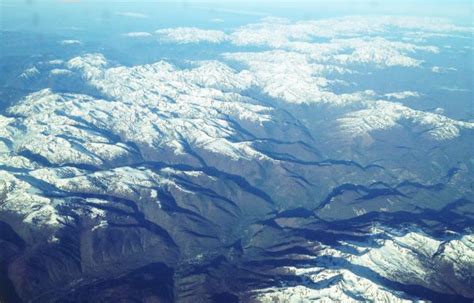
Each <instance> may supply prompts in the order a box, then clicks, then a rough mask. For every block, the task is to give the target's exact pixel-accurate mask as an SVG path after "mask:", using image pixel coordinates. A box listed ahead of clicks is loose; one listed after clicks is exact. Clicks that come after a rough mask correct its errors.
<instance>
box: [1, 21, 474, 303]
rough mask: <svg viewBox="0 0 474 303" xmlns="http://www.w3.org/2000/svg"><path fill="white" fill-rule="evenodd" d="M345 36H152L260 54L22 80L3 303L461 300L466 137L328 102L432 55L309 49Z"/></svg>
mask: <svg viewBox="0 0 474 303" xmlns="http://www.w3.org/2000/svg"><path fill="white" fill-rule="evenodd" d="M349 19H350V20H349V21H351V20H352V21H354V20H355V19H351V18H349ZM410 20H411V19H408V20H405V21H407V22H405V23H402V24H398V23H397V22H395V21H394V20H392V19H390V18H389V19H384V18H382V19H380V20H378V21H377V22H375V23H374V25H373V27H370V30H369V29H368V28H367V26H366V25H364V24H358V25H357V26H356V28H359V30H360V31H361V33H367V31H370V32H371V33H372V34H373V32H372V31H375V33H378V32H381V31H383V30H384V28H385V27H388V26H389V25H390V26H399V27H400V28H402V29H403V27H404V26H405V27H406V26H409V25H410V24H411V23H410V22H408V21H410ZM339 21H341V20H339ZM349 21H348V22H349ZM352 21H351V22H352ZM325 22H326V21H325ZM327 22H329V21H327ZM351 22H349V23H350V24H352V25H351V26H349V27H345V28H342V27H337V28H335V29H333V32H332V34H331V35H330V34H329V33H328V32H327V31H326V30H323V29H327V28H328V27H331V24H332V23H331V24H326V23H324V22H322V23H314V22H307V23H304V22H302V23H296V24H291V23H287V22H286V21H285V22H284V21H282V20H266V21H263V22H262V23H260V24H256V25H253V26H248V27H242V28H240V29H237V30H236V31H235V32H233V33H230V34H224V33H222V34H221V33H219V32H217V33H216V32H211V33H206V32H205V31H204V32H202V31H199V32H197V33H198V34H193V33H196V31H195V30H194V31H193V30H191V29H185V28H180V29H177V30H175V31H173V30H164V31H163V30H162V31H160V32H159V33H158V34H159V35H166V39H167V41H170V40H171V41H178V42H180V43H182V42H183V41H188V40H189V39H191V38H192V41H191V42H190V43H197V42H199V41H198V40H199V39H201V40H204V41H207V42H209V43H220V42H223V43H224V42H225V41H227V42H228V43H234V44H235V45H254V44H256V45H265V46H268V47H271V48H273V50H271V51H264V52H253V53H251V52H248V53H243V52H235V53H225V54H223V55H222V57H223V58H225V60H226V61H224V62H221V61H198V62H194V63H192V64H191V66H189V67H186V68H179V67H177V66H175V65H172V64H170V63H168V62H165V61H161V62H157V63H153V64H147V65H137V66H131V67H127V66H121V65H120V64H118V63H114V62H110V61H109V60H108V59H107V58H106V57H105V56H104V55H102V54H98V53H93V54H85V55H80V56H76V57H72V58H69V60H66V61H62V60H55V61H49V62H41V63H38V64H37V65H38V66H37V67H35V69H34V70H33V69H31V70H27V71H25V73H23V74H22V75H21V76H20V83H21V85H23V86H24V87H27V86H29V87H32V88H34V89H33V90H34V92H32V93H29V94H27V96H25V97H24V98H22V99H21V100H20V101H19V102H18V103H16V104H13V105H12V106H10V107H8V108H7V110H6V111H5V112H4V113H2V115H0V301H2V302H3V301H5V302H20V301H24V302H117V301H118V300H121V301H123V302H128V301H130V302H137V301H139V302H155V301H156V302H174V301H176V302H196V301H198V302H209V301H210V302H212V301H214V302H238V301H239V300H240V301H242V302H274V301H277V302H300V301H311V300H314V301H318V300H319V301H323V302H324V301H344V302H350V301H375V302H381V301H390V302H392V301H393V302H398V301H400V302H405V301H413V300H428V301H443V302H449V301H452V302H463V301H466V302H469V300H472V299H474V292H473V289H474V279H473V274H472V273H473V272H474V239H473V227H474V205H473V203H474V201H472V195H473V184H474V178H473V176H474V174H473V169H474V167H473V165H474V161H473V158H472V152H470V150H472V142H473V139H474V136H473V135H474V130H473V129H474V123H472V122H468V121H461V120H457V119H454V118H449V117H447V116H444V115H442V114H440V113H436V112H428V111H422V110H415V109H412V108H410V107H408V106H406V105H404V104H402V103H399V102H392V101H391V100H389V99H390V96H392V97H393V96H395V97H394V98H404V96H414V95H416V94H414V93H411V94H410V93H408V94H407V93H403V94H401V93H398V94H392V95H390V96H389V97H387V96H385V97H381V96H380V95H378V94H377V93H375V92H374V91H371V90H364V91H356V92H351V93H336V92H334V91H331V90H330V87H331V85H335V83H336V82H337V81H336V80H328V79H326V78H324V77H323V76H324V75H326V74H327V73H329V74H334V73H336V74H344V73H351V71H350V70H349V68H353V65H354V64H356V63H358V64H365V63H367V62H370V63H374V64H376V65H377V66H380V68H382V67H386V66H394V65H398V66H403V67H409V66H418V65H420V64H421V62H422V61H421V60H418V59H415V58H412V57H409V55H410V54H411V53H412V52H416V51H425V52H429V53H436V52H437V51H438V50H437V48H434V47H429V46H414V45H411V44H408V43H404V42H393V41H387V40H385V39H383V38H374V39H372V40H371V39H359V38H351V39H334V40H331V42H330V43H328V44H327V45H325V44H320V43H310V42H309V38H308V37H309V36H311V35H313V36H318V35H320V36H321V37H329V36H331V38H335V37H332V35H343V36H346V35H349V34H351V35H359V34H360V33H359V31H358V30H356V29H355V28H354V25H353V24H354V23H353V22H352V23H351ZM411 22H412V23H415V19H413V20H411ZM424 22H425V23H422V24H424V27H425V30H433V27H435V26H438V27H437V28H438V29H439V24H437V23H436V24H433V23H431V22H428V21H427V20H425V21H424ZM356 24H357V23H356ZM394 24H395V25H394ZM417 24H419V23H417ZM341 26H342V25H341ZM413 26H415V25H413ZM439 30H440V31H459V32H463V31H465V29H462V28H457V27H450V26H448V25H447V24H444V27H441V29H439ZM268 31H270V32H271V33H273V36H272V37H269V36H268V35H266V36H265V35H264V33H267V32H268ZM305 31H306V34H304V33H305ZM341 32H343V33H341ZM306 35H309V36H308V37H307V36H306ZM328 35H329V36H328ZM190 37H191V38H190ZM265 37H266V38H265ZM187 39H188V40H187ZM196 39H198V40H196ZM206 39H207V40H206ZM209 39H210V40H209ZM265 39H267V40H265ZM298 39H300V41H297V40H298ZM195 40H196V41H195ZM183 43H184V42H183ZM341 49H342V50H343V53H340V52H341ZM347 49H351V50H352V51H353V52H352V53H350V52H349V53H347ZM377 50H378V51H382V53H376V52H377ZM383 51H385V53H384V52H383ZM315 58H317V59H315ZM384 58H385V59H384ZM387 58H390V60H388V59H387ZM235 62H239V64H240V65H239V66H240V68H238V67H236V66H234V65H233V63H235ZM231 66H234V67H231ZM352 72H354V71H352Z"/></svg>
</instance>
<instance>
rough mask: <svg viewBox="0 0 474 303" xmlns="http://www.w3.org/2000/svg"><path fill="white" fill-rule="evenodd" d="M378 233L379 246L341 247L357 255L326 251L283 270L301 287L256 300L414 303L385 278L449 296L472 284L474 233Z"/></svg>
mask: <svg viewBox="0 0 474 303" xmlns="http://www.w3.org/2000/svg"><path fill="white" fill-rule="evenodd" d="M377 234H379V235H383V237H382V238H380V239H377V240H376V243H377V245H375V246H374V245H373V244H369V243H357V242H352V243H351V242H346V243H341V244H342V246H341V248H343V247H351V249H355V251H357V252H358V253H357V254H350V253H348V252H347V251H348V250H345V249H344V250H339V249H338V248H337V247H335V248H331V247H326V248H325V249H322V250H321V251H320V252H319V253H318V257H317V258H316V259H314V260H315V263H314V264H312V263H311V262H309V263H308V264H307V265H306V266H305V267H294V266H290V267H284V268H280V269H278V270H279V271H284V272H285V273H287V274H289V275H292V276H298V277H300V278H301V281H302V282H301V283H296V284H295V283H294V282H291V281H288V282H283V285H282V286H281V287H272V288H267V289H262V290H257V291H256V294H255V299H256V300H257V301H258V302H309V301H311V302H335V301H337V302H342V301H343V302H360V301H370V302H412V301H413V300H416V299H417V298H416V297H409V296H406V295H405V294H403V293H402V292H397V291H394V290H392V289H387V288H386V287H385V286H384V283H385V282H384V281H382V280H381V278H380V277H383V278H385V279H388V280H390V281H395V282H400V283H405V284H409V285H420V286H423V287H426V288H432V289H438V290H439V289H442V290H444V291H445V292H447V293H450V292H452V291H453V290H454V291H456V290H457V289H456V287H457V285H460V284H458V283H466V282H467V283H469V282H468V281H469V276H471V277H472V274H471V273H469V272H470V271H471V272H472V269H473V268H474V255H473V252H474V242H473V235H472V234H467V235H461V236H459V238H457V237H456V238H454V239H453V237H452V236H451V237H448V238H447V239H445V240H438V239H435V238H432V237H430V236H428V235H426V234H424V233H423V232H421V231H419V230H413V231H405V232H402V231H397V232H395V231H387V230H380V229H377V230H374V234H373V235H374V238H375V237H377ZM332 258H335V259H344V260H347V261H349V262H350V265H349V266H347V267H346V266H343V267H344V268H338V267H339V266H338V265H337V262H338V261H331V260H332ZM443 266H444V268H452V270H453V273H452V274H450V273H449V272H446V273H444V274H443V273H442V271H443V270H445V269H443ZM359 268H366V269H368V271H367V270H366V271H361V270H359ZM368 272H372V273H370V274H367V273H368ZM360 274H362V275H360ZM285 283H286V284H287V285H285ZM464 295H465V296H467V297H469V296H472V295H473V294H472V292H471V293H464Z"/></svg>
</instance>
